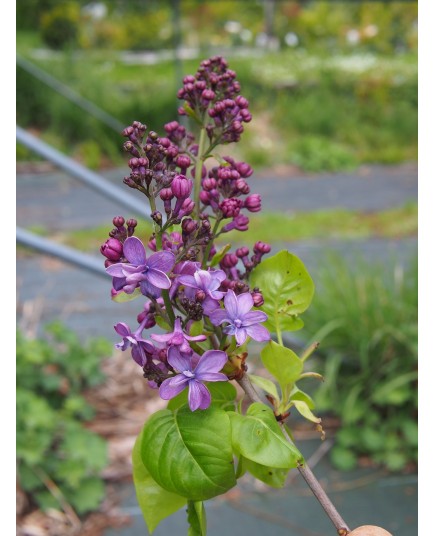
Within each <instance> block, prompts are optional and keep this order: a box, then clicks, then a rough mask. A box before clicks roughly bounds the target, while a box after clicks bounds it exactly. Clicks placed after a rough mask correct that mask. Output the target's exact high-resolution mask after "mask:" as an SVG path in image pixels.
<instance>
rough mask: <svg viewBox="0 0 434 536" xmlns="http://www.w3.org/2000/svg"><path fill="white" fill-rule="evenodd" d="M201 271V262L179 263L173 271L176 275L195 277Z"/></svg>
mask: <svg viewBox="0 0 434 536" xmlns="http://www.w3.org/2000/svg"><path fill="white" fill-rule="evenodd" d="M199 269H200V262H193V261H183V262H179V263H178V264H177V265H176V266H175V267H174V269H173V273H174V274H179V275H181V274H183V275H187V274H189V275H193V274H194V273H195V272H197V270H199Z"/></svg>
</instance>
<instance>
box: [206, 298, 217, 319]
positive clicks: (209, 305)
mask: <svg viewBox="0 0 434 536" xmlns="http://www.w3.org/2000/svg"><path fill="white" fill-rule="evenodd" d="M202 307H203V312H204V313H205V314H206V315H207V316H209V315H210V314H211V313H212V312H213V311H215V310H216V309H218V308H219V307H220V304H219V302H218V301H217V300H214V299H213V298H211V296H207V297H206V298H205V299H204V300H203V302H202Z"/></svg>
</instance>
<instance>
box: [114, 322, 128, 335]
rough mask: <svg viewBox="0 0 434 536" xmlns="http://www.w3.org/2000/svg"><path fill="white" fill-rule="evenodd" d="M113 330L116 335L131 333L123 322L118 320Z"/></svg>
mask: <svg viewBox="0 0 434 536" xmlns="http://www.w3.org/2000/svg"><path fill="white" fill-rule="evenodd" d="M114 328H115V331H116V333H117V334H118V335H120V336H121V337H127V335H131V330H130V328H129V326H128V325H127V324H125V322H118V323H117V324H116V325H115V326H114Z"/></svg>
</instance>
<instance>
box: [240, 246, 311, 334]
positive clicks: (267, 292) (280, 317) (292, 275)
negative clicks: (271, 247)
mask: <svg viewBox="0 0 434 536" xmlns="http://www.w3.org/2000/svg"><path fill="white" fill-rule="evenodd" d="M250 281H251V287H259V288H260V289H261V292H262V294H263V296H264V300H265V303H264V305H262V306H261V310H263V311H264V312H265V313H267V314H268V320H267V322H266V323H265V324H264V325H265V327H266V328H268V329H269V330H270V331H272V332H276V331H294V330H297V329H300V328H302V327H303V322H302V321H301V319H299V318H298V315H299V314H301V313H303V312H304V311H305V310H306V309H307V308H308V307H309V305H310V302H311V301H312V298H313V294H314V290H315V287H314V284H313V281H312V278H311V277H310V275H309V273H308V271H307V270H306V268H305V266H304V264H303V263H302V262H301V260H300V259H299V258H298V257H296V256H295V255H293V254H292V253H289V252H288V251H280V252H279V253H277V255H274V256H273V257H270V258H268V259H265V260H264V261H262V262H261V264H260V265H259V266H258V267H257V268H255V270H254V271H253V273H252V275H251V277H250Z"/></svg>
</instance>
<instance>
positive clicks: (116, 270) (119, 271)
mask: <svg viewBox="0 0 434 536" xmlns="http://www.w3.org/2000/svg"><path fill="white" fill-rule="evenodd" d="M124 266H126V265H125V264H124V263H122V262H118V263H117V264H112V265H110V266H107V268H106V269H105V271H106V272H107V273H108V274H109V275H111V276H112V277H119V278H120V277H125V276H124V271H123V267H124Z"/></svg>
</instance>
